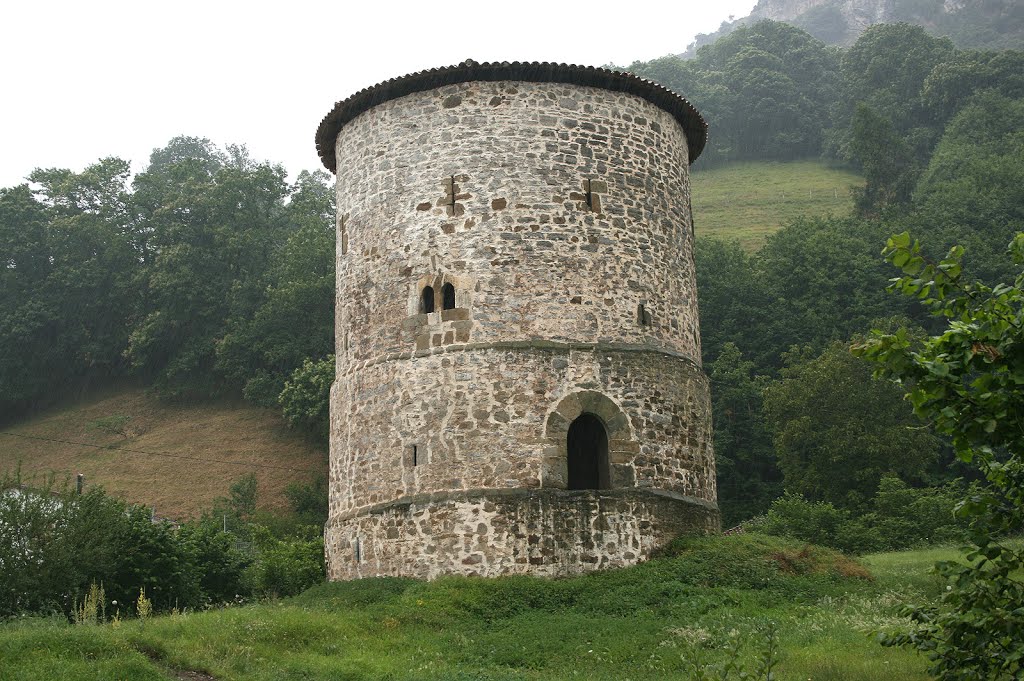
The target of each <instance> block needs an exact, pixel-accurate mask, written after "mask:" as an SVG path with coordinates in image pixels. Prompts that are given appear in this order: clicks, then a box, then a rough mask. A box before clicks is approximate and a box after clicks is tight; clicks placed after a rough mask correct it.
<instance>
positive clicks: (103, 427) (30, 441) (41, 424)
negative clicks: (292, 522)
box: [0, 388, 327, 519]
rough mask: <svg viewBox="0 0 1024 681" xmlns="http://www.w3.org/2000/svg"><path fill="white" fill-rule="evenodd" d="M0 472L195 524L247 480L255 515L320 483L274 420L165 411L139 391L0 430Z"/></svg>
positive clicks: (308, 448)
mask: <svg viewBox="0 0 1024 681" xmlns="http://www.w3.org/2000/svg"><path fill="white" fill-rule="evenodd" d="M0 433H2V434H0V472H7V473H13V472H14V471H15V469H17V468H18V467H19V466H20V469H21V477H22V479H23V480H25V481H26V482H28V483H29V484H31V483H32V479H33V478H35V481H36V482H39V481H40V480H41V479H42V478H44V477H45V476H46V475H48V474H50V473H54V474H55V476H56V478H57V482H58V483H60V482H62V481H63V480H64V479H67V480H68V481H69V483H70V484H74V477H75V475H76V474H79V473H82V474H84V476H85V484H86V486H88V487H91V486H96V485H102V486H103V488H104V489H106V491H107V492H108V493H110V494H112V495H114V496H117V497H120V498H122V499H124V500H126V501H128V502H129V503H133V504H141V505H144V506H149V507H152V508H154V509H155V510H156V513H157V515H159V516H161V517H164V518H171V519H184V518H188V517H195V516H196V515H198V514H199V513H201V512H202V511H203V510H207V509H209V508H210V507H211V505H212V503H213V501H214V499H216V498H217V497H224V496H227V494H228V488H229V487H230V486H231V483H232V482H233V481H235V480H237V479H239V478H241V477H242V476H244V475H246V474H248V473H255V474H256V479H257V481H258V492H259V499H258V504H257V505H258V506H259V507H260V508H265V509H268V510H270V509H281V508H284V507H285V506H286V504H287V501H286V499H285V497H284V490H285V488H286V487H287V486H288V485H289V483H293V482H300V483H305V482H308V481H309V480H311V479H312V478H313V477H315V476H316V475H317V474H318V473H320V474H324V475H326V472H327V455H326V452H324V451H322V450H320V449H318V448H317V447H316V446H315V445H312V444H310V443H309V442H308V441H307V440H305V439H304V438H303V437H301V436H300V435H297V434H296V433H294V432H292V431H289V430H288V428H287V427H286V426H285V424H284V422H283V420H282V419H281V416H280V414H279V413H278V412H277V411H275V410H271V409H262V408H259V407H254V406H252V405H249V404H246V403H244V402H241V401H238V402H224V401H218V402H211V403H200V404H194V403H192V404H187V405H184V404H174V403H167V402H163V401H161V400H159V399H158V398H156V397H155V396H153V395H152V394H150V393H148V392H146V391H145V390H143V389H141V388H131V389H111V390H110V391H108V392H107V393H105V394H101V395H98V396H95V397H92V398H86V399H84V400H83V401H81V402H78V403H73V404H70V405H65V406H63V407H57V408H54V409H51V410H49V411H47V412H44V413H43V414H40V415H37V416H34V417H32V418H29V419H27V420H25V421H21V422H16V423H12V424H7V425H6V426H4V427H2V428H0Z"/></svg>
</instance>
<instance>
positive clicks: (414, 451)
mask: <svg viewBox="0 0 1024 681" xmlns="http://www.w3.org/2000/svg"><path fill="white" fill-rule="evenodd" d="M418 464H419V448H418V447H417V446H416V445H413V446H412V465H413V466H416V465H418Z"/></svg>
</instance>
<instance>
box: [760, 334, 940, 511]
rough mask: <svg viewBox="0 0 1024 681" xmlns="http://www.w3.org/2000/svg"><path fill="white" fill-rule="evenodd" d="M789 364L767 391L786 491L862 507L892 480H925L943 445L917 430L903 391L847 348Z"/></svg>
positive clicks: (767, 409)
mask: <svg viewBox="0 0 1024 681" xmlns="http://www.w3.org/2000/svg"><path fill="white" fill-rule="evenodd" d="M788 359H789V362H788V366H787V367H786V368H785V369H783V371H782V379H781V380H779V381H777V382H775V383H773V384H771V385H770V386H768V387H767V388H766V389H765V392H764V409H765V415H766V417H767V420H768V425H769V428H770V429H771V431H772V433H773V440H774V444H775V453H776V456H777V457H778V465H779V468H780V469H781V470H782V474H783V480H784V483H785V488H786V491H789V492H796V493H798V494H803V495H804V496H806V497H807V498H808V499H811V500H814V501H828V502H831V503H833V504H836V505H837V506H842V507H850V508H857V507H859V506H861V505H862V504H863V503H864V502H865V501H867V500H869V499H870V498H871V497H873V496H874V495H875V492H876V491H877V490H878V483H879V481H880V480H881V479H882V477H883V476H885V475H887V474H894V475H898V476H899V477H900V478H902V479H904V480H907V481H921V480H922V479H924V478H925V476H926V474H927V471H928V469H929V467H930V465H931V464H932V463H933V462H934V461H935V460H936V459H937V458H938V454H939V450H940V448H941V442H940V441H939V440H938V438H936V437H935V436H934V435H933V434H932V433H930V432H929V431H927V430H925V429H922V428H920V427H919V424H918V423H917V420H916V419H915V418H914V414H913V412H912V410H911V409H910V407H909V406H908V405H907V404H906V403H905V402H903V399H902V391H901V390H900V389H899V388H898V387H896V386H894V385H892V384H891V383H889V382H886V381H879V380H875V379H873V378H872V375H871V371H872V367H871V365H870V364H869V363H867V362H865V361H863V360H862V359H859V358H857V357H854V356H853V355H851V354H850V352H849V349H848V347H847V346H846V345H844V344H840V343H833V344H832V345H830V346H829V347H828V348H826V350H825V351H824V352H823V353H822V354H821V355H819V356H817V357H812V356H808V355H807V354H801V353H791V354H790V355H789V357H788Z"/></svg>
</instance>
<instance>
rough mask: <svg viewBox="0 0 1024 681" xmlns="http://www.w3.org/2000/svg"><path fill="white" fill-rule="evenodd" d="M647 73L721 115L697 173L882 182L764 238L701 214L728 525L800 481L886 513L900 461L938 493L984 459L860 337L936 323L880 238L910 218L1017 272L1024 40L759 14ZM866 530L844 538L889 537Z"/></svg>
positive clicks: (708, 364)
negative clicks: (971, 43)
mask: <svg viewBox="0 0 1024 681" xmlns="http://www.w3.org/2000/svg"><path fill="white" fill-rule="evenodd" d="M630 69H631V70H633V71H635V72H637V73H639V74H641V75H644V76H646V77H649V78H652V79H654V80H657V81H659V82H662V83H665V84H667V85H669V86H670V87H672V88H673V89H676V90H678V91H680V92H683V93H686V95H687V96H688V97H689V98H690V99H691V100H692V101H693V102H695V103H696V105H697V106H698V108H699V109H700V110H701V111H702V112H703V113H704V114H705V115H706V116H707V118H708V120H710V121H711V122H712V124H711V135H710V141H709V147H708V150H707V151H706V152H705V155H704V157H702V158H701V159H700V160H699V161H698V163H697V164H696V166H695V167H696V169H697V170H696V172H699V168H700V167H702V166H708V165H710V166H714V165H718V164H724V163H728V162H731V161H739V160H766V159H770V160H778V161H783V160H788V159H792V158H798V157H809V156H820V157H821V158H824V159H826V160H828V161H829V162H832V163H836V164H843V165H846V166H850V167H854V168H856V169H858V170H859V171H860V172H861V173H862V174H863V176H864V178H865V186H864V188H863V190H862V191H861V192H860V193H859V194H858V195H857V197H856V211H855V214H853V215H848V216H834V217H830V218H827V219H820V218H819V219H801V220H796V221H794V222H792V223H790V224H787V225H785V226H784V227H783V228H782V229H780V230H779V231H778V232H777V233H775V234H774V235H772V236H770V237H769V238H768V240H767V242H766V243H765V246H764V247H763V248H761V249H760V250H759V251H757V252H756V253H749V252H746V251H744V250H743V249H742V248H741V247H740V246H739V244H737V243H726V242H721V241H714V240H709V239H701V238H700V222H699V216H698V221H697V224H696V230H697V235H698V238H697V252H696V257H697V270H698V288H699V297H700V311H701V335H702V341H703V353H704V364H705V370H706V371H707V373H708V375H709V376H710V378H711V381H712V400H713V409H714V422H715V424H714V425H715V450H716V457H717V459H718V474H719V499H720V504H721V506H722V509H723V515H724V520H725V522H726V523H731V522H734V521H739V520H741V519H744V518H749V517H750V516H751V515H755V514H757V513H760V512H763V511H764V510H765V509H767V508H768V507H769V505H770V504H771V501H772V500H773V499H776V498H778V497H779V495H781V494H783V492H784V491H785V492H790V493H794V494H799V495H802V498H803V499H806V500H808V501H809V502H811V503H819V504H826V505H828V506H829V507H831V508H833V509H835V510H836V511H837V512H839V513H840V514H842V513H847V514H849V517H850V519H851V522H853V521H854V520H856V519H864V518H867V519H868V521H869V522H870V519H871V517H872V514H874V513H875V511H876V510H877V503H876V501H877V499H876V495H877V494H878V493H879V489H880V487H879V486H880V484H882V483H883V482H884V481H885V480H887V479H889V477H890V476H893V478H894V479H895V480H898V481H900V483H901V484H906V485H909V486H911V487H912V488H918V489H921V490H926V489H936V488H935V486H936V485H943V484H946V483H948V482H950V481H951V480H953V479H954V478H957V477H960V476H963V475H967V473H966V471H965V470H962V469H961V468H960V467H959V466H958V465H957V464H956V463H955V462H954V459H953V457H952V456H951V450H950V447H949V444H948V442H946V441H944V440H943V439H941V438H938V437H935V436H933V435H931V434H930V433H929V432H928V431H926V430H921V429H919V428H915V427H914V426H915V425H916V424H917V423H918V422H917V421H916V419H915V417H914V415H913V413H912V410H911V407H910V405H909V404H908V403H906V402H904V401H903V400H902V394H903V392H904V391H903V390H902V389H901V388H899V387H897V386H895V385H892V384H885V383H880V382H878V381H875V380H872V378H871V368H870V367H869V366H868V365H867V364H866V363H864V362H863V361H861V360H858V359H856V358H854V357H852V356H851V355H850V353H849V352H848V351H847V350H846V348H847V347H848V346H849V345H850V343H851V342H854V341H856V340H857V339H858V338H860V337H862V336H863V335H865V334H867V333H868V331H869V330H870V329H871V328H879V327H880V328H890V329H892V328H897V327H901V326H908V327H909V328H911V329H916V331H914V333H917V334H918V335H924V334H925V333H928V332H932V331H934V330H935V328H936V327H935V324H936V320H935V319H934V318H932V317H931V316H929V315H928V314H927V310H926V309H924V308H923V307H922V306H921V305H919V304H918V303H916V302H915V301H914V300H913V299H908V298H905V297H900V296H895V295H892V294H890V293H887V291H886V287H887V285H888V283H889V280H890V278H892V277H893V276H895V274H896V272H895V271H894V270H893V268H892V267H890V266H888V265H886V264H885V263H884V262H883V261H882V260H881V258H880V257H879V252H880V250H881V248H882V246H883V244H884V243H885V240H886V237H887V236H889V235H891V234H893V233H897V232H902V231H905V230H906V231H910V232H911V233H912V234H913V235H914V236H915V237H917V238H919V239H921V240H922V242H924V244H925V247H926V249H927V251H928V253H929V254H930V255H931V257H933V258H935V259H938V258H939V257H940V256H942V255H943V254H945V252H946V251H947V250H948V249H949V248H950V247H951V246H953V245H954V244H960V245H962V246H964V247H965V248H966V253H967V257H966V261H965V264H964V266H965V268H966V270H967V271H968V272H969V273H970V275H971V276H976V277H978V278H980V279H982V280H984V281H987V282H993V283H994V282H1000V281H1007V280H1008V279H1009V278H1010V277H1011V275H1012V271H1013V270H1012V262H1011V260H1010V258H1008V257H1007V256H1006V248H1007V244H1008V243H1009V242H1010V241H1011V240H1012V238H1013V236H1014V234H1015V233H1016V232H1019V231H1021V230H1022V229H1024V76H1022V74H1024V52H1021V51H1011V50H1004V51H998V52H986V51H975V50H958V49H956V48H955V47H954V46H953V44H952V43H951V42H950V41H949V40H947V39H945V38H935V37H932V36H930V35H928V33H927V32H925V30H924V29H922V28H920V27H918V26H911V25H909V24H882V25H877V26H873V27H871V28H869V29H868V30H867V31H865V32H864V33H863V35H862V36H861V37H860V38H859V39H858V40H857V42H856V43H855V44H854V45H852V46H851V47H850V48H849V49H845V50H840V49H836V48H832V47H828V46H826V45H825V44H823V43H822V42H820V41H818V40H817V39H815V38H813V37H812V36H811V35H809V34H808V33H806V32H804V31H803V30H800V29H798V28H795V27H792V26H789V25H787V24H783V23H778V22H772V21H762V22H759V23H757V24H754V25H751V26H742V27H740V28H738V29H737V30H735V31H733V32H732V33H730V34H729V35H728V36H726V37H724V38H722V39H720V40H718V41H717V42H716V43H714V44H712V45H708V46H705V47H703V48H701V49H700V50H698V52H697V55H696V57H695V58H694V59H691V60H685V61H684V60H681V59H678V58H675V57H666V58H663V59H658V60H654V61H651V62H637V63H634V64H632V65H631V66H630ZM856 529H857V531H858V532H861V534H860V535H858V536H859V537H860V539H858V540H854V539H849V541H848V542H847V546H846V547H847V548H850V547H852V546H853V545H855V544H856V543H857V541H860V540H864V539H865V537H870V535H871V534H872V533H871V532H870V529H871V528H864V527H859V528H856ZM864 532H867V535H865V534H864ZM878 539H880V537H875V540H878ZM870 541H873V540H869V543H870ZM838 543H840V544H842V543H843V542H842V541H839V542H838Z"/></svg>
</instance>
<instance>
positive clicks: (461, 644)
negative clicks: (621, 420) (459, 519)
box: [0, 535, 955, 681]
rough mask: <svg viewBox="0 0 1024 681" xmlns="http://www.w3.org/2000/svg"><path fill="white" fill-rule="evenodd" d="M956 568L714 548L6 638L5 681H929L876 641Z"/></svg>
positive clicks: (777, 547) (725, 543)
mask: <svg viewBox="0 0 1024 681" xmlns="http://www.w3.org/2000/svg"><path fill="white" fill-rule="evenodd" d="M954 557H955V553H954V552H953V551H936V550H931V551H928V552H910V553H904V554H881V555H877V556H871V557H868V558H867V559H866V560H865V561H864V562H863V563H860V564H859V563H855V562H853V561H851V560H850V559H848V558H845V557H843V556H841V555H839V554H835V553H833V552H830V551H827V550H825V549H819V548H815V547H807V546H804V545H802V544H797V543H793V542H788V541H784V540H780V539H775V538H768V537H763V536H758V535H740V536H730V537H709V538H700V539H689V540H685V541H682V542H678V543H677V544H676V545H675V546H674V548H673V550H670V551H669V555H667V556H665V557H662V558H658V559H655V560H652V561H650V562H648V563H645V564H643V565H639V566H637V567H633V568H629V569H624V570H613V571H607V572H601V573H597V574H591V575H587V576H583V577H576V578H571V579H560V580H544V579H536V578H527V577H512V578H502V579H486V580H485V579H473V578H445V579H440V580H437V581H435V582H431V583H425V582H420V581H416V580H411V579H367V580H360V581H356V582H349V583H335V584H324V585H322V586H318V587H314V588H313V589H311V590H310V591H307V592H306V593H305V594H303V595H301V596H299V597H297V598H294V599H291V600H288V601H281V602H274V603H269V604H263V605H252V606H246V607H240V608H228V609H224V610H217V611H210V612H204V613H186V614H177V615H170V616H162V617H157V618H154V619H151V620H149V621H147V622H144V623H140V622H139V621H138V620H124V621H122V622H120V623H119V624H117V625H116V626H114V625H110V624H106V625H100V626H88V627H83V626H78V627H76V626H72V625H67V624H63V623H60V622H57V621H54V620H50V621H36V622H27V623H8V624H0V659H4V660H5V661H6V665H5V666H6V674H5V672H4V671H3V670H0V678H2V679H23V680H25V681H31V680H35V679H49V678H56V677H58V676H59V677H62V678H128V679H166V678H180V679H185V678H188V679H209V678H215V679H225V680H227V679H236V680H239V681H241V680H263V679H266V680H270V679H298V678H302V679H350V680H355V679H366V680H369V679H391V680H392V681H399V680H407V681H413V680H415V681H426V680H430V679H436V680H440V679H447V680H453V681H454V680H464V681H470V680H492V681H496V680H499V679H500V680H507V681H512V680H513V679H516V680H520V679H533V680H540V679H551V680H555V679H558V680H562V679H573V678H578V679H595V680H602V679H603V680H607V681H612V680H614V681H622V680H624V679H632V680H633V681H639V680H640V679H651V680H654V679H657V680H659V681H660V680H663V679H679V680H681V681H682V680H685V681H692V680H693V679H699V678H706V679H714V678H720V677H719V676H718V675H716V674H713V673H711V672H712V670H714V669H715V668H716V667H717V668H718V669H719V670H721V668H722V666H723V665H726V664H727V663H728V662H729V660H730V658H731V657H732V656H733V654H734V651H735V654H736V658H735V659H736V660H737V661H738V662H739V663H740V664H742V665H743V666H745V668H746V669H747V670H748V671H751V672H753V671H754V670H755V669H756V668H757V665H758V659H759V658H761V657H763V655H764V653H765V652H766V651H767V650H768V648H769V633H768V632H770V631H772V630H773V629H774V631H775V634H774V641H775V645H776V647H777V655H776V656H775V659H776V660H777V666H775V668H774V670H773V671H774V674H775V676H773V677H772V678H775V679H777V680H778V681H796V680H799V681H804V680H805V679H813V680H814V681H839V680H843V681H878V680H879V679H900V681H916V680H920V681H924V680H925V679H927V678H928V677H927V675H926V674H925V669H926V667H927V662H926V660H925V659H924V658H922V657H920V656H918V655H916V654H914V653H912V652H909V651H906V650H901V649H891V648H882V647H881V646H879V645H878V643H876V641H875V639H874V636H873V635H872V632H873V631H877V630H892V629H894V628H898V627H902V626H905V620H903V619H902V618H900V617H899V616H898V615H897V614H896V611H897V608H898V607H899V605H900V604H901V603H903V602H905V601H919V600H920V599H930V598H935V597H936V596H937V594H938V593H939V591H940V590H941V588H942V586H941V584H940V583H939V582H938V581H936V579H935V578H934V577H932V576H930V575H928V574H927V569H928V567H929V566H930V565H931V564H932V562H933V561H934V560H936V559H939V558H944V559H952V558H954ZM865 567H866V568H867V569H865ZM868 571H870V574H869V572H868ZM123 613H124V610H122V614H123ZM109 614H110V613H109V611H108V615H109ZM699 669H703V670H704V671H705V673H706V675H700V674H699V673H698V670H699ZM199 674H202V675H199ZM737 677H738V674H737V673H736V671H735V670H734V671H733V673H732V674H731V675H730V676H729V677H728V678H737ZM748 678H758V679H763V678H765V676H764V674H761V675H756V676H751V677H748Z"/></svg>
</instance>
